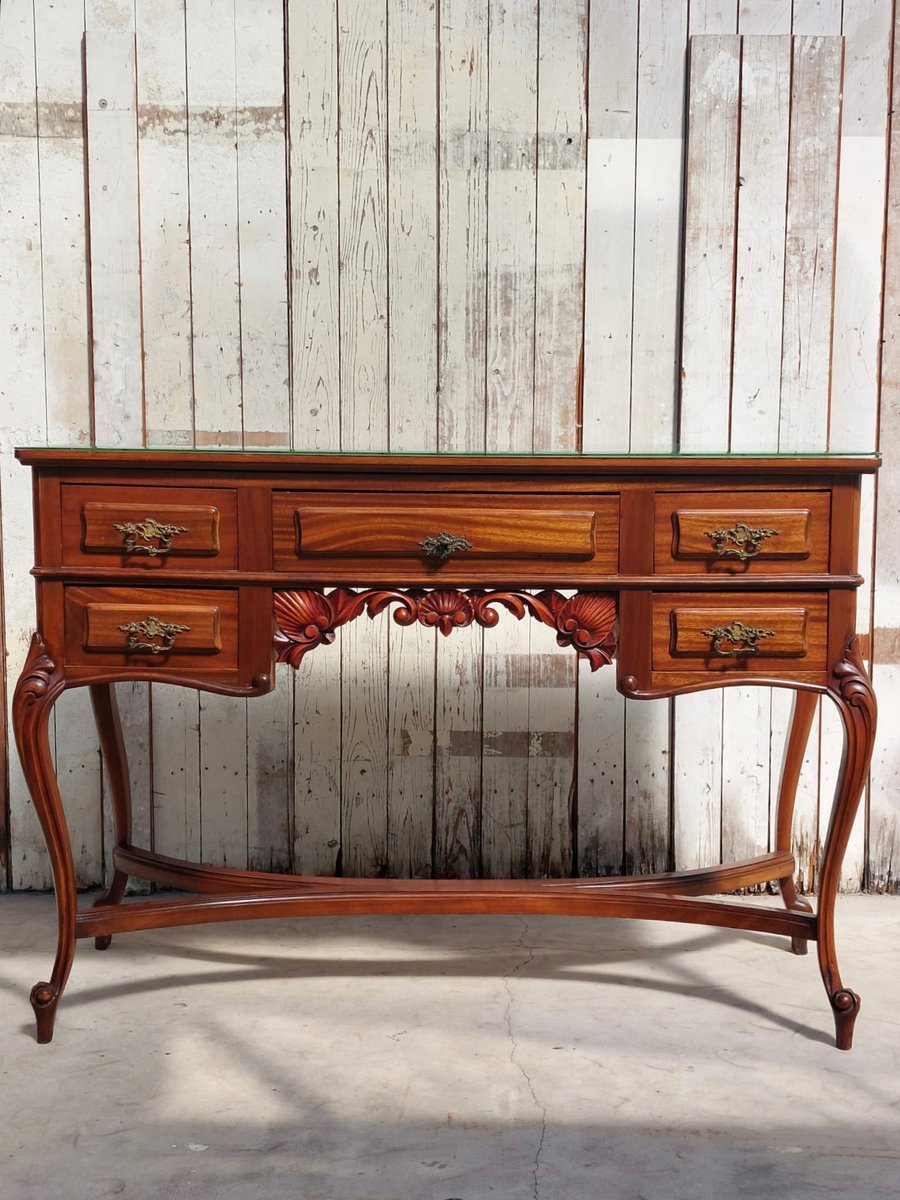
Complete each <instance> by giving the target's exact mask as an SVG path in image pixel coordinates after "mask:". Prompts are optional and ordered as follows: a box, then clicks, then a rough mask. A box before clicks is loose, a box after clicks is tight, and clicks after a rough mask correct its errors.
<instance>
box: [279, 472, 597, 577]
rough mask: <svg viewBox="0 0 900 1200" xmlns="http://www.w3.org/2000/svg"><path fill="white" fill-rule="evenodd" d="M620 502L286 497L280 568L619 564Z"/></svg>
mask: <svg viewBox="0 0 900 1200" xmlns="http://www.w3.org/2000/svg"><path fill="white" fill-rule="evenodd" d="M618 509H619V502H618V496H615V495H609V496H552V497H549V496H539V495H527V496H521V495H516V496H511V495H510V496H494V495H490V496H489V495H484V494H481V493H477V494H471V495H465V496H441V495H427V494H422V493H417V494H415V495H374V494H372V493H366V492H358V493H353V492H346V493H341V494H339V495H335V494H324V493H318V494H317V493H314V492H307V493H298V492H276V493H275V495H274V498H273V527H274V530H273V531H274V545H275V569H276V570H280V571H287V570H291V569H296V567H297V565H298V563H301V562H303V561H307V562H309V563H312V562H318V561H320V562H322V563H323V565H324V564H326V563H327V564H328V566H329V568H332V567H334V568H335V569H337V570H339V571H341V572H346V571H347V570H350V571H351V572H352V570H353V567H354V564H356V565H358V566H359V567H360V568H361V569H363V570H366V569H368V570H371V569H372V567H373V565H377V562H378V561H379V560H387V561H389V562H390V564H391V568H392V570H396V571H399V570H401V569H403V568H404V567H406V568H408V569H409V570H412V571H414V572H415V573H417V574H419V575H421V573H422V569H423V567H425V568H431V569H434V570H440V569H441V568H442V567H445V566H449V565H450V564H452V566H453V569H455V570H459V569H461V568H464V567H465V564H466V563H467V562H470V561H473V560H477V562H478V564H479V570H480V571H483V570H484V568H485V566H488V567H489V566H490V563H491V562H492V561H496V562H497V563H498V564H502V566H503V567H514V568H515V569H516V570H518V569H527V568H528V567H529V566H534V565H540V564H548V563H567V562H568V563H573V564H590V566H591V567H592V569H594V570H596V572H597V573H599V574H602V573H611V572H614V571H615V570H616V569H617V567H618V557H619V556H618Z"/></svg>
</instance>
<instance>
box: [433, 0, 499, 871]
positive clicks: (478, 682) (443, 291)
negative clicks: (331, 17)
mask: <svg viewBox="0 0 900 1200" xmlns="http://www.w3.org/2000/svg"><path fill="white" fill-rule="evenodd" d="M438 36H439V54H438V89H439V109H438V123H439V128H438V158H439V163H438V176H439V178H438V188H439V216H438V228H439V277H438V293H439V294H438V372H439V380H438V383H439V391H438V449H439V450H447V451H453V450H456V451H460V450H470V451H479V450H483V449H484V448H485V388H486V371H487V365H486V354H487V307H486V304H487V187H488V154H487V150H488V141H487V129H488V112H487V95H488V6H487V5H486V4H482V5H476V6H474V7H473V6H472V5H470V4H469V3H468V0H441V5H440V28H439V34H438ZM483 646H484V635H483V630H482V629H481V628H480V627H471V626H470V627H469V628H468V629H461V630H459V631H458V632H456V633H454V635H453V636H452V637H450V638H448V639H447V640H446V641H445V642H444V641H443V639H442V645H440V646H439V647H438V655H437V675H436V680H435V717H434V720H435V727H436V752H435V762H434V804H435V809H434V830H435V847H434V872H435V874H436V875H437V876H438V877H460V878H472V877H475V876H478V875H480V874H481V872H482V866H481V763H482V742H481V728H482V654H483Z"/></svg>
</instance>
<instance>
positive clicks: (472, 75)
mask: <svg viewBox="0 0 900 1200" xmlns="http://www.w3.org/2000/svg"><path fill="white" fill-rule="evenodd" d="M439 38H440V55H439V79H438V87H439V135H438V156H439V204H440V211H439V228H440V245H439V261H440V272H439V283H438V290H439V297H438V362H439V372H440V380H439V384H440V391H439V396H438V446H439V448H440V449H441V450H475V451H477V450H483V449H484V444H485V443H484V437H485V387H486V370H487V368H486V353H487V309H486V298H487V283H486V278H487V183H488V174H487V168H488V162H487V154H488V134H487V128H488V112H487V94H488V62H487V47H488V6H487V5H486V4H484V5H476V6H474V7H473V6H472V5H470V4H469V3H468V0H442V3H441V7H440V29H439Z"/></svg>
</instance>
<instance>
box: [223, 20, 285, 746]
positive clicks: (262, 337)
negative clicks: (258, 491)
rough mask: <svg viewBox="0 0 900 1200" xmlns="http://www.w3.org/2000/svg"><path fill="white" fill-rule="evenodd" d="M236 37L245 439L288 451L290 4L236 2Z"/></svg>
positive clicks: (255, 444) (249, 444)
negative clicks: (286, 64) (286, 59)
mask: <svg viewBox="0 0 900 1200" xmlns="http://www.w3.org/2000/svg"><path fill="white" fill-rule="evenodd" d="M235 41H236V46H235V97H236V101H235V111H236V125H237V189H238V246H239V252H240V300H241V400H242V406H243V407H242V421H243V431H244V441H243V445H244V447H245V448H246V449H252V448H254V447H274V448H279V449H286V448H288V447H289V446H290V444H291V434H290V428H291V416H290V389H289V373H290V363H289V358H290V355H289V351H288V292H287V276H288V246H287V218H286V211H287V194H286V180H285V92H284V9H283V5H282V4H280V3H275V2H274V0H266V2H265V3H260V2H259V0H235ZM288 723H289V722H288ZM284 728H285V729H286V728H287V725H286V724H285V725H284ZM251 741H252V739H251Z"/></svg>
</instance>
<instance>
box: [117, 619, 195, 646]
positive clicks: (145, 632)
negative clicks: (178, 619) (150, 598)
mask: <svg viewBox="0 0 900 1200" xmlns="http://www.w3.org/2000/svg"><path fill="white" fill-rule="evenodd" d="M119 628H120V629H121V630H122V632H123V633H127V634H128V652H129V654H138V653H145V654H165V653H166V652H167V651H168V650H171V649H172V648H173V646H174V645H175V638H176V637H177V636H178V634H179V633H189V632H190V628H191V627H190V625H170V624H168V623H167V622H166V621H161V620H160V619H159V617H154V616H149V617H145V618H144V619H143V621H129V623H128V624H127V625H120V626H119ZM141 638H159V639H160V640H159V641H156V642H152V641H141Z"/></svg>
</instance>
